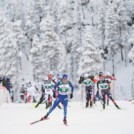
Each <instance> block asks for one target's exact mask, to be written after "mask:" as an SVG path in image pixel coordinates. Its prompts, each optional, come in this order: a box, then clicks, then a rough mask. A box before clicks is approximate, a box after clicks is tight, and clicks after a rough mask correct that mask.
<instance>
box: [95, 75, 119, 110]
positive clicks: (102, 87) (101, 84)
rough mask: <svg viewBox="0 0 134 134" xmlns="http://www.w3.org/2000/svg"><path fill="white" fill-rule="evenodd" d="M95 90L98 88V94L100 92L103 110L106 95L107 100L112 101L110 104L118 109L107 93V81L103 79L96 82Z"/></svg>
mask: <svg viewBox="0 0 134 134" xmlns="http://www.w3.org/2000/svg"><path fill="white" fill-rule="evenodd" d="M97 88H98V90H99V92H101V95H102V98H103V109H105V103H106V95H107V96H108V97H109V99H111V100H112V102H113V103H114V105H115V106H116V108H118V109H120V107H119V106H118V105H117V104H116V102H115V101H114V99H113V98H112V96H111V93H110V92H109V81H108V79H106V78H105V77H104V78H101V79H99V80H98V82H97Z"/></svg>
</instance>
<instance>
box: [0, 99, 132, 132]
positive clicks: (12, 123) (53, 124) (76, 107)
mask: <svg viewBox="0 0 134 134" xmlns="http://www.w3.org/2000/svg"><path fill="white" fill-rule="evenodd" d="M117 103H118V104H119V106H120V107H122V108H125V109H122V110H118V109H116V108H115V107H114V106H113V104H111V103H110V106H108V107H106V110H105V111H104V110H103V111H101V108H102V106H101V104H100V102H97V104H96V105H97V106H94V108H93V109H90V108H88V109H85V108H82V107H81V105H82V104H81V103H80V102H69V107H68V124H69V126H64V125H63V123H62V120H63V110H60V109H58V108H57V109H55V111H54V112H53V113H52V114H51V115H50V119H49V120H47V121H43V122H39V123H37V124H34V125H30V122H32V121H35V120H38V119H40V118H41V117H42V116H44V115H45V113H46V112H47V110H46V109H45V106H44V104H42V105H40V106H39V107H38V108H37V109H35V108H33V104H3V105H2V106H0V113H1V114H0V126H1V129H0V133H1V134H25V133H26V134H27V133H31V134H43V133H46V134H47V133H49V134H63V133H64V134H74V133H77V134H88V133H91V134H107V133H108V134H134V125H133V124H134V114H133V111H134V104H132V102H127V101H118V102H117Z"/></svg>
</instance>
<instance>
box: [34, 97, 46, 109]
mask: <svg viewBox="0 0 134 134" xmlns="http://www.w3.org/2000/svg"><path fill="white" fill-rule="evenodd" d="M43 100H44V97H43V96H41V98H40V100H39V102H38V103H37V105H36V106H35V108H37V107H38V106H39V105H40V104H41V103H42V102H43Z"/></svg>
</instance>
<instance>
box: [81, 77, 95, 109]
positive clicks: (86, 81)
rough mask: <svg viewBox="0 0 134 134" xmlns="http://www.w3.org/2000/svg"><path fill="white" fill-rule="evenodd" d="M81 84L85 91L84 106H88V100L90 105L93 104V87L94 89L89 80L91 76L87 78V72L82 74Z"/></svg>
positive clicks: (92, 83)
mask: <svg viewBox="0 0 134 134" xmlns="http://www.w3.org/2000/svg"><path fill="white" fill-rule="evenodd" d="M83 85H84V87H85V91H86V108H87V107H88V106H89V102H90V107H92V106H93V103H92V100H93V99H92V97H93V96H92V94H93V89H94V82H93V81H92V80H91V78H89V75H88V74H85V75H84V81H83Z"/></svg>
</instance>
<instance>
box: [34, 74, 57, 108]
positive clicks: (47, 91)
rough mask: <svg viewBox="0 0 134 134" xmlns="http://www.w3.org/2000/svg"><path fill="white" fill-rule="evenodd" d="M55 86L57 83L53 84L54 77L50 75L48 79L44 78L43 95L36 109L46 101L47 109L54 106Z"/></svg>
mask: <svg viewBox="0 0 134 134" xmlns="http://www.w3.org/2000/svg"><path fill="white" fill-rule="evenodd" d="M54 85H55V83H53V82H52V75H48V77H45V78H44V83H43V84H42V88H41V91H42V95H41V98H40V100H39V102H38V104H37V105H36V106H35V108H37V107H38V106H39V105H40V104H41V103H42V102H43V101H44V100H45V102H46V109H47V108H48V107H50V106H52V96H53V89H54Z"/></svg>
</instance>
